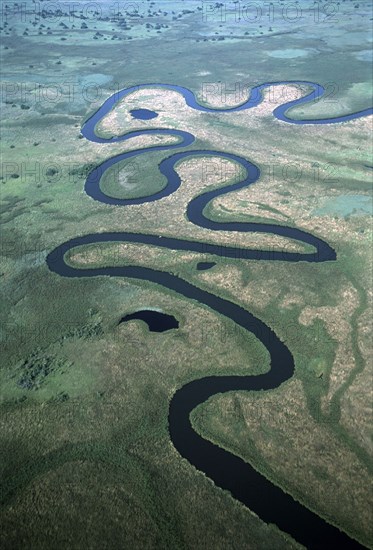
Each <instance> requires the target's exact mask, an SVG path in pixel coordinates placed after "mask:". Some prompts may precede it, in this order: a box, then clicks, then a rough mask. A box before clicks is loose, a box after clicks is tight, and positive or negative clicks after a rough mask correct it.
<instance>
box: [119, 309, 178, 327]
mask: <svg viewBox="0 0 373 550" xmlns="http://www.w3.org/2000/svg"><path fill="white" fill-rule="evenodd" d="M133 319H139V320H140V321H144V322H145V323H146V324H147V325H148V327H149V330H151V331H152V332H166V331H167V330H171V329H173V328H179V321H178V320H177V319H176V318H175V317H174V316H173V315H168V314H167V313H163V312H161V311H153V310H152V309H142V310H140V311H135V312H134V313H130V314H129V315H126V316H125V317H122V319H121V320H120V321H119V323H126V322H127V321H132V320H133Z"/></svg>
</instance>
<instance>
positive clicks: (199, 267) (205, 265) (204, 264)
mask: <svg viewBox="0 0 373 550" xmlns="http://www.w3.org/2000/svg"><path fill="white" fill-rule="evenodd" d="M214 265H216V263H215V262H198V264H197V270H198V271H205V270H206V269H211V268H212V267H214Z"/></svg>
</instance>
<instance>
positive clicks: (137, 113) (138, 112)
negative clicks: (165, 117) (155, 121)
mask: <svg viewBox="0 0 373 550" xmlns="http://www.w3.org/2000/svg"><path fill="white" fill-rule="evenodd" d="M130 113H131V115H132V117H133V118H138V119H140V120H150V119H152V118H156V117H157V116H158V113H156V112H155V111H150V110H149V109H132V111H130Z"/></svg>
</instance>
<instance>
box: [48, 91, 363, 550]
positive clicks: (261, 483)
mask: <svg viewBox="0 0 373 550" xmlns="http://www.w3.org/2000/svg"><path fill="white" fill-rule="evenodd" d="M278 84H282V85H285V84H297V85H299V86H304V85H305V86H308V87H309V88H310V89H311V91H310V92H309V93H308V94H307V95H305V96H303V97H301V98H299V99H296V100H294V101H291V102H288V103H286V104H283V105H281V106H279V107H277V108H276V109H275V110H274V111H273V115H274V116H275V117H276V118H278V119H280V120H282V121H284V122H286V123H291V124H298V125H299V124H334V123H340V122H345V121H349V120H353V119H356V118H359V117H362V116H366V115H368V114H372V112H373V110H372V109H366V110H364V111H360V112H358V113H352V114H349V115H344V116H340V117H335V118H324V119H317V120H293V119H291V118H290V117H288V116H287V114H286V113H287V111H288V109H289V108H291V107H293V106H296V105H300V104H305V103H308V102H310V101H313V100H315V99H316V98H320V97H321V96H322V95H323V93H324V91H325V90H324V88H323V87H322V86H320V85H319V84H315V83H312V82H304V81H299V82H286V81H284V82H278V83H266V84H262V85H260V86H257V87H255V88H253V89H252V91H251V94H250V97H249V98H248V99H247V101H246V102H245V103H243V104H242V105H239V106H237V107H233V108H230V109H220V110H219V109H213V108H210V107H206V106H204V105H201V104H199V103H198V102H197V100H196V98H195V96H194V94H193V92H191V91H190V90H188V89H187V88H182V87H180V86H176V85H165V84H152V85H151V84H146V85H139V86H134V87H131V88H127V89H125V90H122V91H120V92H119V93H116V94H114V95H113V96H111V97H109V98H108V99H107V100H106V101H105V102H104V103H103V105H102V106H101V107H100V108H99V109H98V111H97V112H96V113H95V114H94V115H93V116H92V117H91V118H90V119H89V120H87V121H86V123H85V124H84V125H83V128H82V134H83V136H84V137H86V138H87V139H89V140H90V141H93V142H96V143H114V142H119V141H126V140H128V139H131V138H132V137H135V136H139V135H160V134H161V135H167V136H177V137H178V138H179V141H178V143H175V144H172V145H156V146H151V147H147V148H144V149H139V150H135V151H130V152H126V153H122V154H119V155H117V156H115V157H113V158H110V159H108V160H106V161H105V162H103V163H102V164H101V165H100V166H97V167H96V168H95V169H94V170H93V171H92V172H91V173H90V174H89V175H88V177H87V180H86V183H85V191H86V193H87V195H89V196H90V197H92V198H93V199H95V200H97V201H100V202H104V203H106V204H113V205H119V206H126V205H130V204H143V203H146V202H154V201H157V200H159V199H161V198H163V197H166V196H168V195H170V194H171V193H173V192H175V191H176V189H178V187H179V186H180V184H181V181H180V177H179V175H178V173H177V171H176V169H175V166H176V165H177V164H178V163H179V162H180V161H182V160H184V159H187V158H190V157H196V156H201V157H206V156H214V157H221V158H224V159H228V160H232V161H234V162H236V163H238V164H239V165H241V167H242V168H243V172H244V173H245V176H243V177H242V179H241V181H239V182H235V183H233V184H231V185H227V186H225V187H223V188H220V189H214V190H212V191H208V192H205V193H202V194H201V195H198V196H197V197H195V198H194V199H193V200H191V201H190V203H189V204H188V207H187V217H188V219H189V221H190V222H191V223H193V224H195V225H197V226H200V227H204V228H208V229H210V230H211V231H240V232H252V231H255V232H261V233H270V234H275V235H281V236H284V237H288V238H290V239H293V240H296V241H298V242H300V243H304V244H306V245H311V246H313V249H314V250H313V251H311V252H288V251H268V250H253V249H249V248H242V249H241V250H240V251H239V252H240V253H239V257H240V258H243V259H247V260H262V261H287V262H298V261H304V262H325V261H335V260H336V253H335V251H334V250H333V248H332V247H331V246H330V245H329V244H328V243H326V242H325V241H323V240H322V239H320V238H318V237H316V236H314V235H311V234H310V233H307V232H305V231H302V230H300V229H296V228H292V227H286V226H277V225H275V224H266V223H246V222H217V221H212V220H210V219H208V218H207V217H205V215H204V213H203V212H204V209H205V207H206V205H207V204H208V203H209V202H210V201H211V200H212V199H213V198H215V197H217V196H220V195H222V194H226V193H229V192H231V191H235V190H238V189H242V188H243V187H248V186H250V185H253V184H254V183H255V182H256V181H257V180H258V178H259V176H260V170H259V168H258V167H257V166H255V165H254V164H253V163H251V162H249V161H248V160H246V159H244V158H242V157H239V156H237V155H234V154H231V153H227V152H223V151H211V150H190V149H188V150H187V151H178V152H176V153H174V154H172V155H171V156H168V157H167V158H166V159H164V160H162V161H161V162H160V164H159V170H160V172H161V173H162V174H163V175H164V176H165V177H166V180H167V185H166V186H165V188H164V189H162V190H161V191H159V192H157V193H155V194H153V195H150V196H147V197H142V198H138V199H136V198H134V199H117V198H113V197H109V196H107V195H106V194H105V193H104V192H103V190H102V189H101V187H100V181H101V179H102V176H103V174H104V173H105V172H106V171H107V170H108V168H110V167H111V166H113V165H114V164H117V163H118V162H121V161H123V160H125V159H128V158H132V157H138V156H140V155H146V154H149V153H150V152H153V151H169V150H174V149H180V148H185V147H188V146H190V145H192V144H193V142H194V140H195V138H194V136H193V135H192V134H190V133H188V132H185V131H182V130H171V129H154V128H153V129H144V130H136V131H131V132H128V133H126V134H124V135H121V136H117V137H112V138H104V137H100V136H99V135H97V133H96V126H97V124H98V123H99V122H100V121H101V120H102V118H103V117H104V116H105V115H106V114H107V113H108V112H109V111H110V110H111V109H112V108H113V107H114V106H115V105H116V104H117V102H118V101H119V100H121V99H123V98H125V97H126V96H127V95H129V94H131V93H132V92H134V91H137V90H140V89H142V88H149V87H151V88H154V87H155V88H160V89H167V90H174V91H177V92H179V93H180V94H182V95H183V97H184V99H185V101H186V103H187V104H188V105H189V106H190V107H191V108H193V109H198V110H200V111H204V112H206V113H211V112H213V113H216V112H234V111H241V110H245V109H251V108H254V107H255V106H257V105H259V103H260V102H261V101H262V99H263V98H262V92H263V90H264V89H265V88H266V87H268V86H274V85H278ZM142 111H143V110H141V109H138V110H134V111H133V112H132V114H133V116H134V117H136V115H138V118H145V119H150V118H155V117H156V114H157V113H156V112H154V111H148V113H145V114H143V113H142ZM149 113H152V114H151V115H150V114H149ZM113 241H120V242H133V243H144V244H147V245H150V246H157V247H163V248H168V249H173V250H189V251H193V252H201V253H203V254H211V255H213V256H214V255H215V256H224V257H229V258H231V259H232V261H234V258H236V257H237V248H236V247H229V246H224V247H221V246H218V245H214V244H211V243H203V242H198V241H188V240H185V239H178V238H175V237H160V236H159V235H150V234H144V233H129V232H118V233H96V234H89V235H84V236H79V237H76V238H74V239H71V240H70V241H68V242H65V243H63V244H61V245H59V246H58V247H57V248H56V249H55V250H53V251H52V252H51V253H50V254H49V255H48V257H47V264H48V267H49V269H50V270H51V271H54V272H55V273H58V274H59V275H61V276H63V277H97V276H100V275H109V276H111V277H127V278H130V279H140V280H145V281H148V282H149V283H151V284H156V285H161V286H163V287H165V288H167V289H169V290H171V291H173V292H176V293H177V294H179V295H182V296H184V297H185V298H187V299H188V300H193V301H195V302H197V303H199V304H204V305H205V306H207V307H208V308H210V309H211V310H213V311H215V312H217V313H219V314H220V315H223V316H225V317H227V318H229V319H231V320H232V321H233V322H235V323H237V325H239V326H241V327H242V328H243V329H245V330H247V331H248V332H250V333H252V334H254V335H255V336H256V337H257V338H258V339H259V340H260V341H261V342H262V343H263V344H264V346H265V347H266V348H267V350H268V352H269V355H270V370H269V371H268V372H266V373H265V374H260V375H247V376H208V377H205V378H202V379H198V380H194V381H192V382H190V383H188V384H186V385H184V386H183V387H181V388H180V389H178V390H177V391H176V393H175V394H174V395H173V397H172V399H171V402H170V406H169V417H168V419H169V432H170V437H171V440H172V442H173V444H174V446H175V448H176V449H177V450H178V452H179V453H180V454H181V455H182V456H183V457H185V458H186V459H187V460H188V461H189V462H190V463H191V464H193V465H194V466H195V467H196V468H197V469H198V470H201V471H202V472H204V473H205V474H206V475H207V476H209V477H210V478H211V479H212V480H213V481H214V482H215V484H216V485H218V486H219V487H221V488H223V489H226V490H228V491H230V493H231V494H232V495H233V497H234V498H236V499H238V500H240V501H241V502H242V503H243V504H245V505H246V506H248V507H249V508H250V509H251V510H253V511H254V512H255V513H256V514H258V516H259V517H260V518H262V519H263V520H264V521H265V522H267V523H275V524H276V525H277V526H278V527H279V528H280V529H281V530H283V531H285V532H287V533H289V534H290V535H291V536H293V537H294V538H295V539H296V540H297V541H299V542H300V543H302V544H304V545H305V546H307V547H308V548H333V547H336V548H338V547H345V548H361V546H360V544H359V543H358V542H356V541H355V540H352V539H351V538H349V537H348V536H347V535H346V534H345V533H343V532H342V531H340V530H339V529H338V528H336V527H335V526H333V525H331V524H329V523H327V522H326V521H324V520H323V519H322V518H321V517H319V516H318V515H317V514H316V513H315V512H313V511H311V510H309V509H307V508H306V507H305V506H303V505H302V504H300V503H299V502H297V501H295V500H294V499H293V498H292V497H291V495H289V494H288V493H286V492H284V491H283V490H282V489H280V488H279V487H277V486H276V485H274V484H273V483H272V482H270V481H269V480H268V479H266V478H265V477H264V476H263V475H261V474H260V473H259V472H257V471H256V470H255V469H254V468H253V467H252V466H251V465H250V464H248V463H246V462H244V461H243V460H242V459H240V458H239V457H237V456H235V455H233V454H231V453H230V452H228V451H226V450H224V449H222V448H220V447H218V446H217V445H215V444H213V443H211V442H209V441H207V440H205V439H203V438H202V437H201V436H200V435H199V434H198V433H197V432H196V431H195V430H194V429H193V427H192V425H191V423H190V413H191V411H192V410H193V409H194V408H195V407H196V406H197V405H199V404H201V403H203V402H204V401H206V399H208V398H209V397H211V396H212V395H214V394H216V393H220V392H228V391H232V390H238V391H241V390H246V391H247V390H249V391H258V390H266V391H267V390H271V389H274V388H278V387H279V386H280V385H281V384H282V383H284V382H285V381H286V380H289V379H290V378H291V377H292V376H293V374H294V359H293V356H292V354H291V352H290V350H289V349H288V348H287V346H286V345H285V344H284V343H283V342H281V340H280V339H279V338H278V337H277V335H276V334H275V332H274V331H273V330H272V329H270V328H269V327H268V326H267V325H266V324H265V323H263V321H261V320H260V319H258V318H257V317H255V316H254V315H252V314H251V313H250V312H249V311H247V310H246V309H244V308H242V307H241V306H239V305H237V304H235V303H233V302H230V301H228V300H225V299H223V298H221V297H219V296H216V295H214V294H212V293H209V292H207V291H206V290H202V289H201V288H199V287H197V286H195V285H192V284H191V283H189V282H188V281H186V280H184V279H182V278H181V277H178V276H176V275H173V274H171V273H168V272H166V271H159V270H154V269H150V268H145V267H141V266H135V265H134V266H123V267H101V268H75V267H72V266H71V265H69V264H68V263H66V261H65V254H66V253H67V252H69V251H70V250H72V249H74V248H75V247H77V246H81V245H85V244H91V243H103V242H113ZM207 265H208V264H207ZM212 265H213V264H212ZM209 267H211V266H209Z"/></svg>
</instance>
